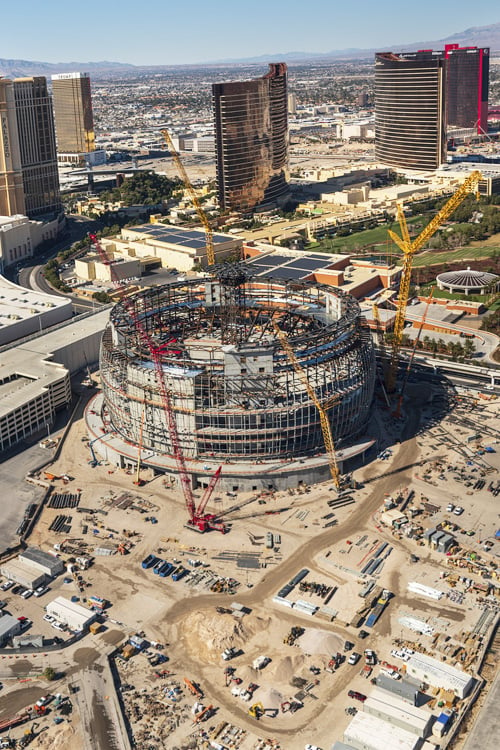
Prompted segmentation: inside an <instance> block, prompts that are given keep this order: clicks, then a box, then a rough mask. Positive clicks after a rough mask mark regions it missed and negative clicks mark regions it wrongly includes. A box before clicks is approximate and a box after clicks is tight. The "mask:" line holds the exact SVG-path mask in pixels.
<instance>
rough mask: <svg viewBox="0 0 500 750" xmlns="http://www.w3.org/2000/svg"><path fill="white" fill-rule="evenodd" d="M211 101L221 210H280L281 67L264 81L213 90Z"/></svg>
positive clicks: (284, 158) (284, 119) (284, 133)
mask: <svg viewBox="0 0 500 750" xmlns="http://www.w3.org/2000/svg"><path fill="white" fill-rule="evenodd" d="M212 96H213V108H214V120H215V148H216V163H217V188H218V196H219V204H220V207H221V208H222V209H223V210H233V211H241V212H249V211H253V210H254V209H256V208H259V207H264V206H276V205H282V204H283V203H285V202H286V200H287V197H288V194H289V188H288V179H289V171H288V114H287V104H288V101H287V67H286V65H285V63H271V64H270V65H269V72H268V73H267V74H266V75H264V76H262V78H256V79H254V80H251V81H236V82H230V83H217V84H214V85H213V86H212Z"/></svg>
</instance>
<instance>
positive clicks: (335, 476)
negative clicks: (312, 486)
mask: <svg viewBox="0 0 500 750" xmlns="http://www.w3.org/2000/svg"><path fill="white" fill-rule="evenodd" d="M271 324H272V326H273V328H274V331H275V333H276V336H277V337H278V339H279V342H280V344H281V346H282V348H283V351H284V352H285V354H286V355H287V357H288V360H289V362H290V364H291V365H292V367H293V369H294V370H295V372H296V373H297V375H298V377H299V378H300V380H301V381H302V383H303V385H304V388H305V389H306V391H307V393H308V395H309V398H310V399H311V401H312V402H313V404H314V406H315V407H316V409H317V410H318V414H319V420H320V425H321V432H322V433H323V440H324V442H325V448H326V453H327V456H328V464H329V466H330V474H331V476H332V480H333V483H334V485H335V487H336V488H337V489H339V488H340V470H339V467H338V464H337V457H336V455H335V445H334V442H333V435H332V428H331V425H330V420H329V419H328V414H327V410H328V409H331V407H332V406H333V405H334V404H335V403H337V402H338V401H339V400H340V397H339V396H334V397H330V398H329V399H328V400H327V401H326V406H325V404H324V403H321V401H320V400H319V398H318V396H317V395H316V391H315V390H314V388H313V387H312V385H311V384H310V382H309V379H308V377H307V375H306V373H305V372H304V370H303V368H302V367H301V365H300V363H299V361H298V359H297V357H296V356H295V352H294V351H293V349H292V346H291V344H290V342H289V340H288V336H287V335H286V333H285V332H284V331H282V330H281V328H280V327H279V325H278V324H277V322H276V321H275V320H273V318H271Z"/></svg>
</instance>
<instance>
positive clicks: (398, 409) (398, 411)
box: [394, 287, 434, 418]
mask: <svg viewBox="0 0 500 750" xmlns="http://www.w3.org/2000/svg"><path fill="white" fill-rule="evenodd" d="M433 295H434V287H432V288H431V293H430V294H429V296H428V297H427V303H426V305H425V310H424V313H423V315H422V319H421V321H420V328H419V329H418V333H417V335H416V337H415V342H414V344H413V349H412V350H411V354H410V357H409V359H408V365H407V367H406V371H405V374H404V377H403V383H402V385H401V390H400V392H399V399H398V405H397V407H396V411H395V412H394V416H395V417H398V418H399V417H400V416H401V407H402V406H403V397H404V394H405V390H406V384H407V383H408V378H409V376H410V370H411V366H412V364H413V360H414V358H415V352H416V351H417V346H418V342H419V341H420V336H421V334H422V331H423V328H424V323H425V319H426V317H427V313H428V311H429V305H430V304H431V300H432V297H433Z"/></svg>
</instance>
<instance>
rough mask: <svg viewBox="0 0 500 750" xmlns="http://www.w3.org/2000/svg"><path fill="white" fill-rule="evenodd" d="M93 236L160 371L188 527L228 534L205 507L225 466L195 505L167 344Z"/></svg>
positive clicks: (214, 476)
mask: <svg viewBox="0 0 500 750" xmlns="http://www.w3.org/2000/svg"><path fill="white" fill-rule="evenodd" d="M89 238H90V240H91V242H92V244H93V245H94V247H95V249H96V250H97V252H98V253H99V255H100V257H101V259H102V262H103V263H105V264H106V265H107V266H109V267H110V275H111V279H112V280H113V282H114V283H115V285H116V290H117V292H118V293H119V294H120V299H121V303H122V305H123V306H124V307H125V309H126V311H127V313H128V314H129V315H130V318H131V319H132V321H133V323H134V326H135V330H136V331H137V333H138V335H139V338H140V340H141V341H142V343H143V344H144V346H145V347H146V348H147V349H148V351H149V354H150V356H151V361H152V362H153V365H154V369H155V373H156V380H157V382H158V388H159V391H160V397H161V402H162V404H163V408H164V411H165V417H166V421H167V427H168V432H169V435H170V442H171V444H172V448H173V452H174V458H175V462H176V464H177V471H178V472H179V477H180V480H181V487H182V492H183V494H184V500H185V502H186V508H187V511H188V514H189V519H188V521H187V524H186V525H187V526H188V528H190V529H193V530H194V531H200V532H201V533H203V532H205V531H210V530H211V529H215V530H216V531H220V532H222V533H223V534H225V533H226V531H227V528H226V526H225V525H224V523H223V522H222V521H217V518H216V516H215V515H214V514H212V513H204V510H205V508H206V506H207V503H208V501H209V499H210V496H211V495H212V492H213V490H214V487H215V485H216V484H217V481H218V479H219V477H220V474H221V471H222V467H221V466H219V468H218V469H217V471H216V472H215V474H214V475H213V476H212V478H211V480H210V483H209V485H208V487H207V489H206V490H205V493H204V495H203V497H202V499H201V502H200V504H199V505H198V508H197V507H196V504H195V499H194V495H193V489H192V487H191V481H190V479H189V475H188V472H187V469H186V461H185V459H184V454H183V452H182V447H181V443H180V440H179V433H178V431H177V423H176V421H175V415H174V410H173V406H172V397H171V393H170V391H169V390H168V388H167V384H166V383H165V374H164V372H163V364H162V354H163V352H164V348H165V347H164V346H163V345H162V346H157V345H156V344H155V343H154V341H153V340H152V338H151V336H150V335H149V333H148V331H147V330H146V328H145V327H144V325H143V323H142V322H141V320H140V318H139V316H138V315H137V312H136V310H135V306H134V305H133V303H132V301H131V300H130V299H127V297H125V296H124V295H123V292H124V291H125V286H124V285H123V282H122V281H121V280H120V279H118V277H117V276H116V274H115V272H114V268H113V263H112V261H111V260H110V259H109V258H108V256H107V254H106V251H105V250H104V248H103V247H102V245H101V243H100V242H99V239H98V237H97V236H96V235H95V234H89Z"/></svg>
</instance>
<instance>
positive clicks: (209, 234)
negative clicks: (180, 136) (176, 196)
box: [161, 130, 215, 266]
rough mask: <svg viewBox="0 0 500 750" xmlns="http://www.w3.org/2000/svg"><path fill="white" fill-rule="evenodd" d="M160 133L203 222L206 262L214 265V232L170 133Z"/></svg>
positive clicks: (164, 131) (165, 131) (166, 131)
mask: <svg viewBox="0 0 500 750" xmlns="http://www.w3.org/2000/svg"><path fill="white" fill-rule="evenodd" d="M161 134H162V136H163V138H164V140H165V143H166V144H167V146H168V150H169V151H170V153H171V155H172V158H173V160H174V161H175V164H176V167H177V169H178V170H179V174H180V175H181V178H182V181H183V183H184V186H185V188H186V190H187V191H188V193H189V197H190V198H191V201H192V202H193V206H194V207H195V210H196V213H197V215H198V219H199V220H200V221H201V223H202V224H203V228H204V230H205V243H206V246H207V263H208V265H209V266H213V265H215V250H214V233H213V231H212V227H211V226H210V222H209V221H208V219H207V216H206V214H205V212H204V210H203V209H202V207H201V203H200V201H199V200H198V196H197V195H196V191H195V189H194V187H193V185H192V183H191V180H190V179H189V177H188V174H187V172H186V170H185V168H184V164H183V163H182V161H181V157H180V156H179V154H178V153H177V149H176V148H175V146H174V144H173V142H172V138H171V137H170V133H169V132H168V130H162V131H161Z"/></svg>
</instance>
